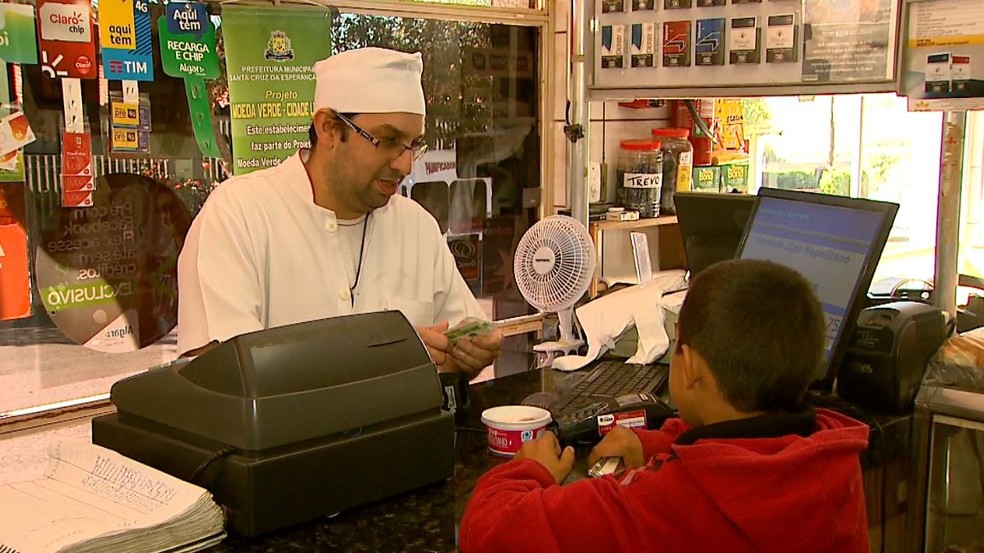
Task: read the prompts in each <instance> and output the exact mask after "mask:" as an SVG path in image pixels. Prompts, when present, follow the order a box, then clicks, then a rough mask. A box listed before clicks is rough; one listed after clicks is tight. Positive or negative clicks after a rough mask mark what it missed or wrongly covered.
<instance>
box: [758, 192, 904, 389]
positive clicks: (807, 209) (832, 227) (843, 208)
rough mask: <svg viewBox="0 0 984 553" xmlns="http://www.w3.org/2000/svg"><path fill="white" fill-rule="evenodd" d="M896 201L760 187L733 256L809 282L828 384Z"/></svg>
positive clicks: (862, 301) (861, 301)
mask: <svg viewBox="0 0 984 553" xmlns="http://www.w3.org/2000/svg"><path fill="white" fill-rule="evenodd" d="M898 208H899V206H898V204H893V203H888V202H878V201H873V200H863V199H856V198H846V197H842V196H829V195H826V194H815V193H810V192H796V191H790V190H777V189H774V188H762V189H760V190H759V200H758V203H757V205H756V208H755V210H754V211H753V213H752V216H751V218H750V219H749V223H748V226H747V228H746V231H745V236H744V238H743V240H742V243H741V247H740V250H739V255H738V257H739V258H741V259H764V260H768V261H773V262H775V263H780V264H782V265H786V266H787V267H790V268H792V269H795V270H796V271H798V272H799V273H800V274H802V275H803V276H805V277H806V278H807V279H808V280H809V281H810V282H812V283H813V285H814V287H815V289H816V292H817V297H818V298H819V299H820V304H821V305H822V307H823V313H824V317H825V318H826V320H827V343H826V348H825V350H824V363H822V364H821V367H820V371H821V372H820V373H819V374H818V378H817V380H821V381H824V383H825V385H826V386H831V385H832V384H833V379H834V377H836V369H837V366H838V364H839V363H840V361H841V359H842V358H843V355H844V351H845V349H846V347H847V343H848V342H849V341H850V336H851V333H852V332H853V330H854V324H855V320H856V319H857V316H858V313H859V312H860V311H861V309H863V308H864V304H865V298H866V296H867V292H868V287H869V286H870V285H871V278H872V276H873V275H874V272H875V267H876V266H877V265H878V260H879V259H880V258H881V254H882V250H883V249H884V248H885V242H886V241H887V240H888V233H889V231H890V230H891V228H892V224H893V223H894V221H895V214H896V212H897V211H898Z"/></svg>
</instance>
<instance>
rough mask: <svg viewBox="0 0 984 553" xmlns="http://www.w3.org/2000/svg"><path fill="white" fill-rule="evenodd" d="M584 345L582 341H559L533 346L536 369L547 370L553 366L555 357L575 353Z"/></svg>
mask: <svg viewBox="0 0 984 553" xmlns="http://www.w3.org/2000/svg"><path fill="white" fill-rule="evenodd" d="M583 345H584V340H576V339H574V340H559V341H555V342H543V343H542V344H537V345H535V346H533V351H534V352H536V354H537V355H536V361H537V363H536V368H538V369H549V368H550V367H551V366H553V360H554V359H555V358H557V357H562V356H564V355H569V354H571V353H575V352H577V349H578V348H579V347H581V346H583Z"/></svg>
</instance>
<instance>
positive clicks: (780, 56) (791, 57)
mask: <svg viewBox="0 0 984 553" xmlns="http://www.w3.org/2000/svg"><path fill="white" fill-rule="evenodd" d="M797 34H798V32H797V25H796V15H795V14H792V13H786V14H780V15H770V16H769V19H768V24H767V28H766V35H765V61H766V63H790V62H794V61H796V60H797V59H798V56H797V55H796V51H797V49H796V40H797Z"/></svg>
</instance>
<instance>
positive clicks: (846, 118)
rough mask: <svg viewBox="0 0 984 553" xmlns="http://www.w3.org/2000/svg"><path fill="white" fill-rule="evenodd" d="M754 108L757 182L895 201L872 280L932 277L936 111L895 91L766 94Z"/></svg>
mask: <svg viewBox="0 0 984 553" xmlns="http://www.w3.org/2000/svg"><path fill="white" fill-rule="evenodd" d="M755 106H756V109H755V110H754V111H753V112H752V113H753V114H754V117H755V121H753V124H754V128H755V129H756V132H758V133H762V134H760V135H757V136H756V137H755V139H754V141H755V142H756V144H754V145H753V152H755V155H756V159H755V160H754V164H755V166H756V167H757V170H756V171H757V173H758V174H757V178H756V179H755V182H757V183H758V185H759V186H772V187H778V188H789V189H799V190H808V191H816V192H824V193H828V194H839V195H845V196H852V197H858V198H870V199H876V200H885V201H890V202H895V203H898V204H899V206H900V207H899V212H898V215H897V216H896V218H895V224H894V226H893V227H892V232H891V234H890V236H889V242H888V244H887V245H886V246H885V251H884V253H883V254H882V258H881V262H880V263H879V265H878V268H877V270H876V271H875V278H874V281H873V282H874V283H878V282H879V281H881V282H882V283H890V282H898V281H900V280H908V279H914V280H924V281H931V280H932V279H933V272H934V267H935V238H936V205H937V194H938V190H939V189H938V182H939V166H940V140H941V134H942V116H941V115H940V114H939V113H910V112H908V111H907V108H906V99H905V98H899V97H897V96H895V95H894V94H866V95H860V94H858V95H846V96H815V97H805V98H797V97H783V98H765V99H763V100H762V101H761V102H756V103H755ZM873 286H874V285H873Z"/></svg>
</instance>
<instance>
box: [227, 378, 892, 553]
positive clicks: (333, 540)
mask: <svg viewBox="0 0 984 553" xmlns="http://www.w3.org/2000/svg"><path fill="white" fill-rule="evenodd" d="M577 378H578V373H562V372H559V371H552V370H545V371H540V370H533V371H528V372H522V373H518V374H514V375H510V376H507V377H501V378H497V379H495V380H491V381H487V382H483V383H480V384H476V385H473V386H472V387H471V388H470V391H469V400H470V402H471V403H470V406H469V408H468V410H467V412H465V413H464V416H461V417H459V421H458V423H457V424H456V428H457V431H456V443H455V449H456V458H455V474H454V476H453V477H452V478H451V479H450V480H448V482H447V483H441V484H435V485H432V486H428V487H426V488H422V489H418V490H416V491H413V492H410V493H406V494H403V495H399V496H397V497H393V498H389V499H386V500H382V501H380V502H378V503H375V504H371V505H367V506H364V507H360V508H357V509H354V510H351V511H348V512H344V513H340V514H338V515H336V516H334V517H332V518H326V519H324V520H320V521H314V522H310V523H305V524H301V525H298V526H296V527H294V528H290V529H287V530H283V531H279V532H275V533H272V534H267V535H264V536H260V537H257V538H252V539H245V538H241V537H239V536H234V535H232V536H229V537H228V538H227V539H226V540H225V541H224V542H223V543H221V544H219V545H218V546H215V547H213V548H211V549H209V550H208V551H210V552H214V553H220V552H229V553H232V552H236V553H238V552H268V551H406V552H414V551H438V552H451V551H455V550H456V534H457V524H458V521H460V520H461V516H462V514H463V512H464V509H465V505H466V504H467V502H468V498H469V496H470V495H471V491H472V488H473V487H474V486H475V482H476V480H478V478H479V477H480V476H481V475H482V474H484V473H485V472H486V471H488V470H489V469H490V468H492V467H493V466H495V465H498V464H500V463H503V462H505V461H506V459H504V458H501V457H495V456H492V455H490V454H489V453H488V452H487V450H486V437H485V429H484V427H483V426H482V423H481V421H480V417H481V413H482V410H484V409H485V408H487V407H491V406H496V405H506V404H514V403H518V402H520V401H522V399H523V398H524V397H526V396H527V395H529V394H531V393H533V392H537V391H541V390H542V391H557V390H564V389H565V388H567V387H569V386H570V385H571V384H572V383H573V382H574V381H576V380H577ZM459 415H461V413H459ZM910 419H911V417H908V416H905V417H883V416H876V417H873V420H877V421H878V422H877V425H878V426H879V428H880V429H879V430H878V431H877V438H876V435H875V434H873V438H876V439H873V440H872V448H871V450H870V451H869V452H868V454H866V455H865V458H864V459H863V464H864V465H865V486H866V491H867V493H868V494H869V501H868V513H869V514H868V517H869V523H870V525H871V528H872V530H871V533H872V544H873V547H872V551H882V548H881V543H882V542H883V541H886V540H883V539H882V535H884V533H885V532H884V530H883V528H882V526H883V519H882V517H883V515H882V513H883V512H886V510H887V511H889V512H891V509H885V506H886V504H887V503H888V501H887V498H886V497H885V489H886V488H887V485H886V484H887V478H885V476H884V474H885V472H886V467H889V466H890V465H891V462H892V460H893V459H896V458H897V457H898V456H899V455H907V452H908V450H909V446H908V439H909V428H910ZM586 457H587V450H584V451H579V452H578V461H577V463H576V464H575V467H574V471H573V472H572V474H571V476H570V477H569V479H568V480H573V479H577V478H582V477H584V474H585V471H586V466H585V465H586V461H585V459H586ZM311 493H317V490H311ZM890 550H891V549H887V548H886V549H885V551H890Z"/></svg>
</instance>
